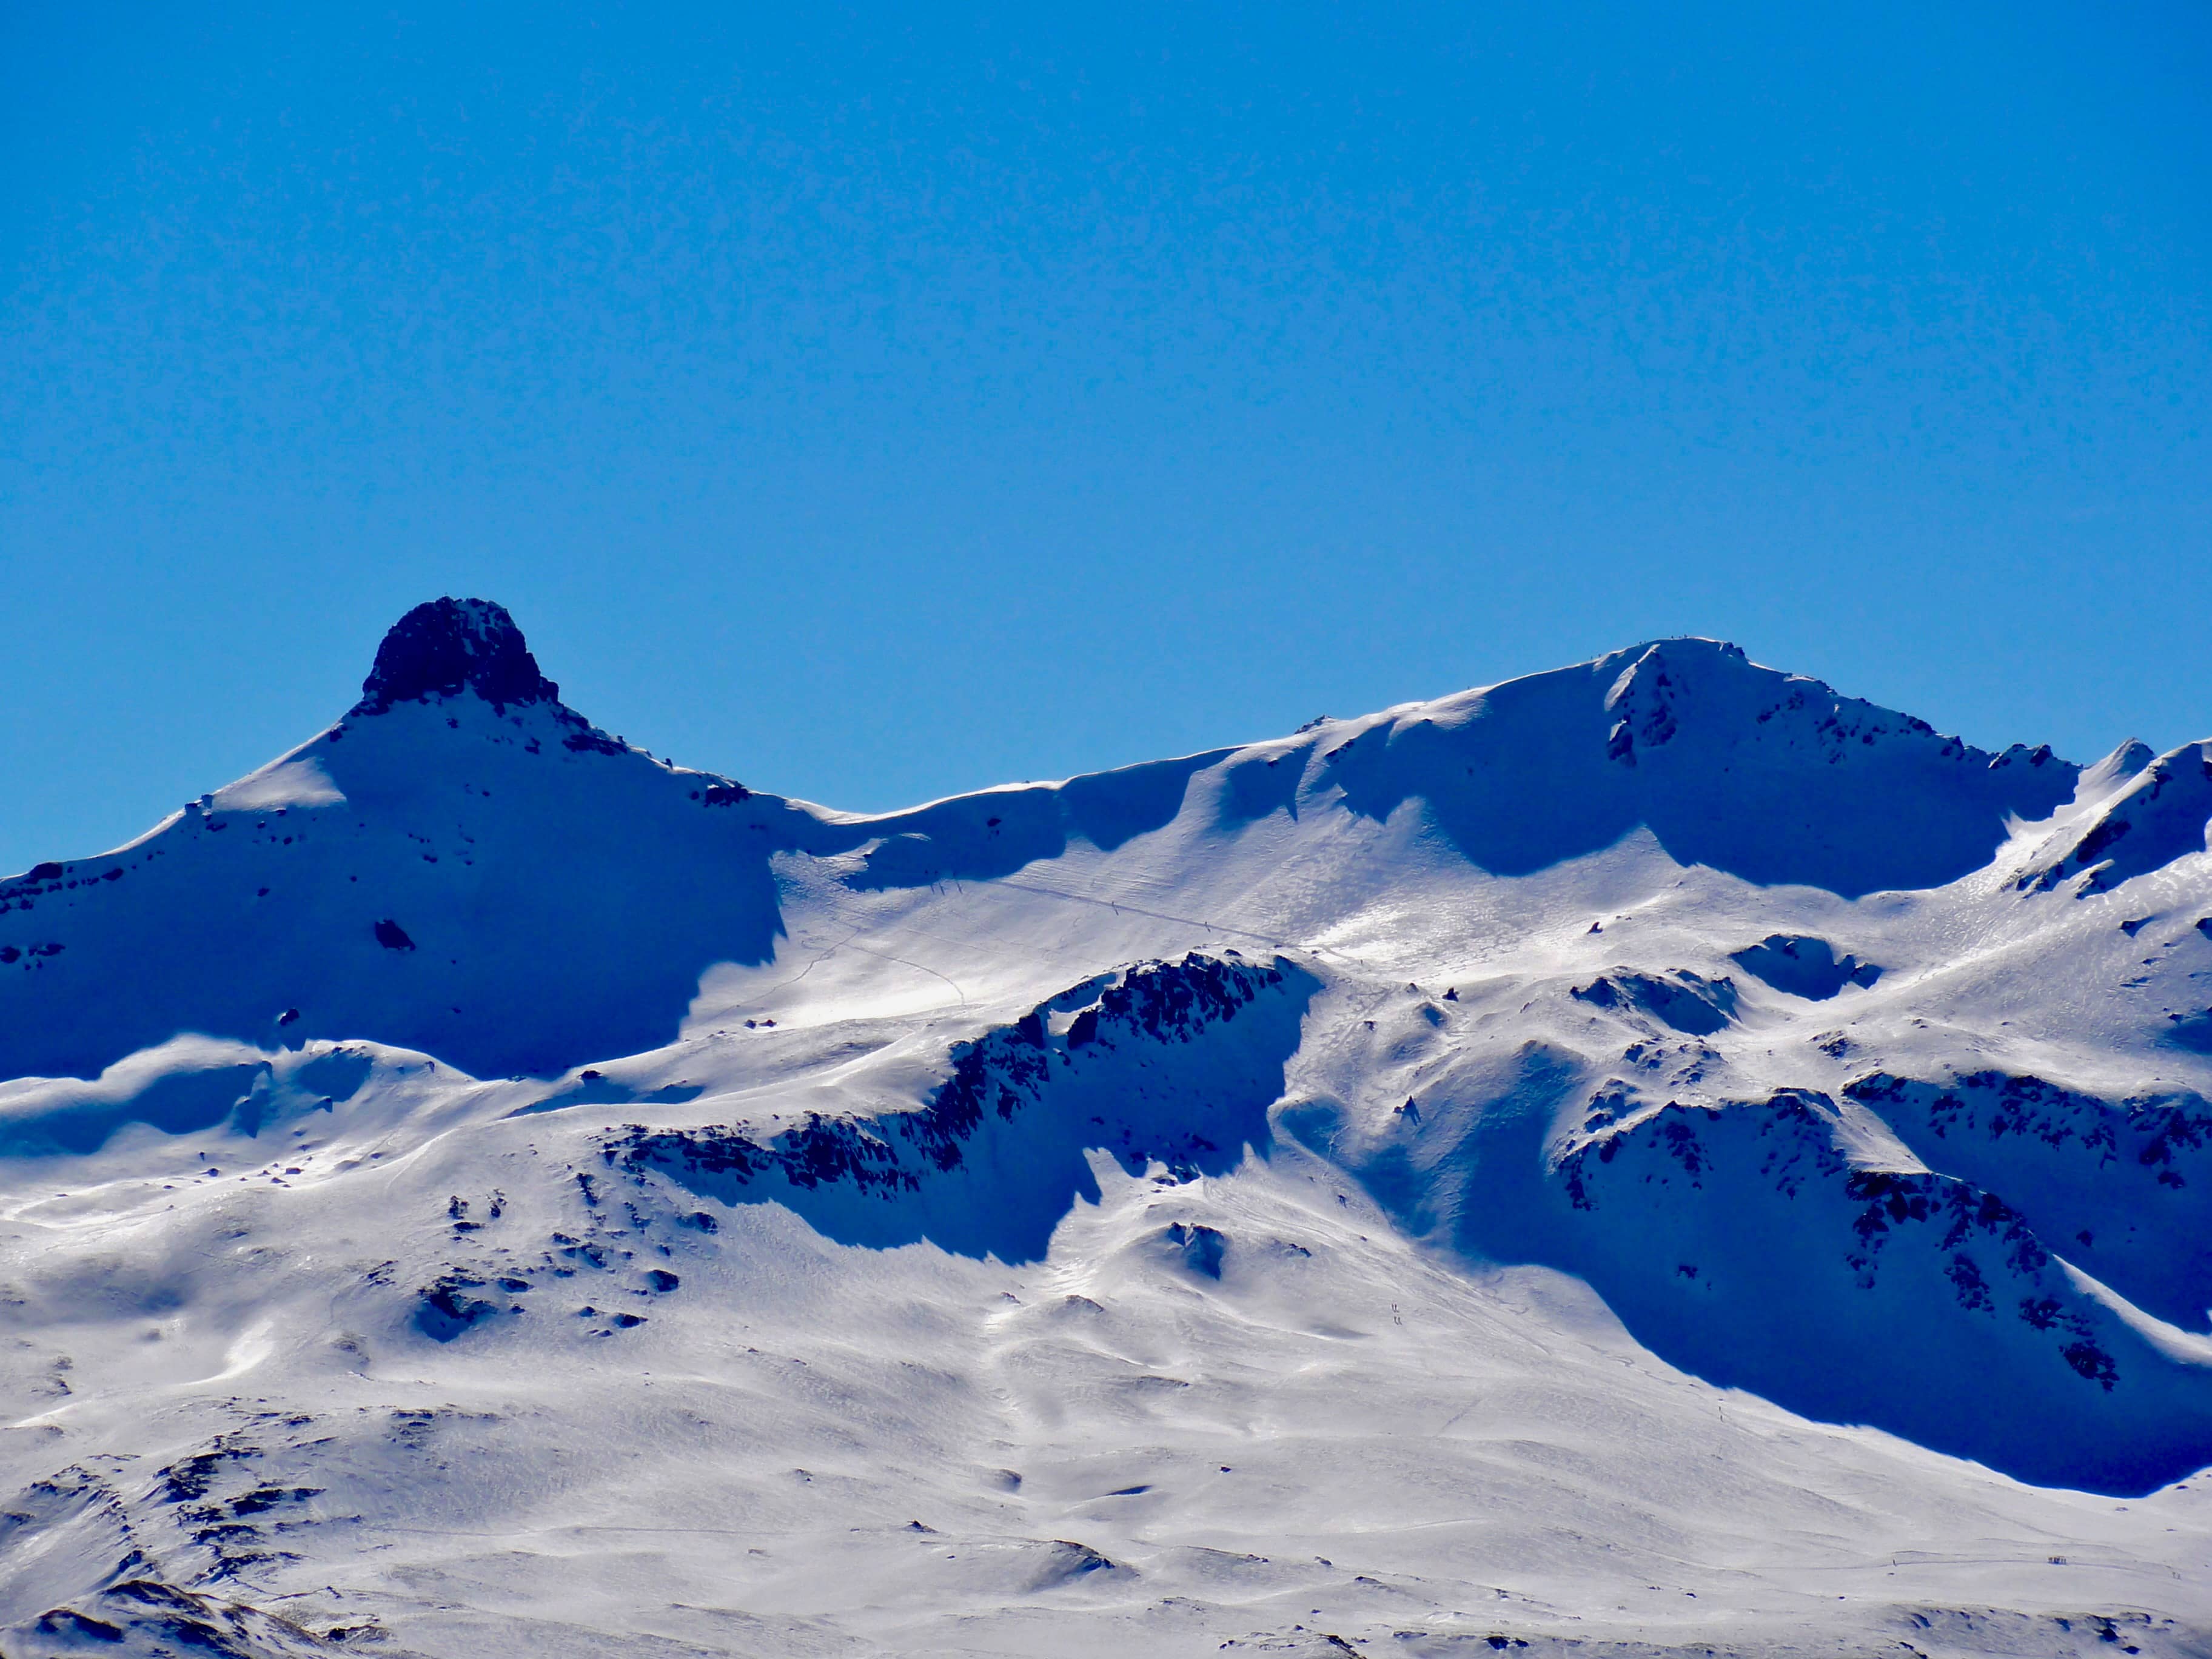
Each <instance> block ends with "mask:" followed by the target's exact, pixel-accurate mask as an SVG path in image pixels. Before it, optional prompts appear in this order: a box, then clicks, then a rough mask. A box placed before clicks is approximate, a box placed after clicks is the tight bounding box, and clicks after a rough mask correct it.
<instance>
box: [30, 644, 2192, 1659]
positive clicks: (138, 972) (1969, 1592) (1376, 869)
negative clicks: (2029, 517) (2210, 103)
mask: <svg viewBox="0 0 2212 1659" xmlns="http://www.w3.org/2000/svg"><path fill="white" fill-rule="evenodd" d="M2208 817H2212V763H2208V762H2207V760H2206V758H2205V754H2204V753H2203V752H2200V746H2199V745H2190V746H2189V747H2187V748H2185V749H2183V750H2178V751H2176V752H2175V753H2174V754H2172V755H2168V756H2164V757H2154V756H2153V755H2151V754H2150V753H2149V752H2148V750H2144V749H2143V748H2142V746H2141V745H2139V744H2134V745H2124V746H2123V747H2122V748H2121V749H2119V750H2116V751H2115V752H2114V754H2113V755H2112V757H2108V758H2107V759H2106V760H2105V761H2103V762H2101V763H2099V764H2097V765H2096V766H2093V767H2090V768H2088V769H2081V768H2077V767H2075V766H2073V765H2070V764H2069V763H2064V762H2063V761H2060V760H2058V759H2057V758H2055V757H2052V756H2051V754H2050V753H2049V751H2048V750H2040V749H2037V750H2030V749H2027V748H2025V747H2015V748H2014V749H2011V750H2007V751H2005V752H2004V753H2002V754H1998V755H1991V754H1988V753H1984V752H1983V751H1980V750H1975V749H1972V747H1970V746H1968V745H1966V744H1961V743H1960V742H1959V741H1958V740H1956V739H1955V738H1945V737H1943V736H1942V735H1941V734H1939V733H1936V732H1934V731H1932V730H1931V729H1929V727H1928V726H1925V725H1924V724H1923V723H1922V722H1919V721H1917V720H1911V719H1910V718H1908V717H1905V716H1902V715H1899V714H1892V713H1890V712H1888V711H1886V710H1882V709H1880V708H1874V707H1872V706H1871V705H1869V704H1865V703H1863V702H1856V701H1854V700H1851V699H1848V698H1844V697H1842V696H1838V695H1837V694H1836V693H1834V692H1832V691H1831V690H1828V689H1827V688H1826V687H1825V686H1823V685H1821V684H1819V683H1818V682H1815V681H1811V680H1808V679H1804V678H1798V677H1794V676H1789V675H1784V674H1781V673H1778V672H1775V671H1771V670H1769V669H1765V668H1763V667H1759V666H1758V665H1754V664H1752V663H1751V662H1749V661H1748V660H1747V659H1746V658H1745V657H1744V656H1743V654H1742V653H1741V652H1740V651H1737V650H1736V649H1735V647H1729V646H1724V645H1719V644H1716V643H1714V642H1711V641H1698V640H1671V641H1659V642H1657V643H1655V644H1650V645H1646V646H1639V647H1635V648H1633V649H1632V650H1629V651H1625V652H1620V653H1614V654H1613V655H1611V656H1608V657H1606V658H1602V659H1599V660H1598V661H1596V662H1594V663H1589V664H1584V665H1578V666H1576V667H1572V668H1568V669H1563V670H1559V671H1556V672H1553V673H1549V674H1543V675H1538V676H1534V677H1532V678H1528V679H1523V680H1519V681H1514V682H1510V683H1509V684H1503V685H1499V686H1495V687H1492V688H1488V689H1487V690H1480V691H1474V692H1468V693H1465V694H1462V695H1461V696H1454V697H1449V698H1444V699H1442V700H1439V701H1437V702H1429V703H1419V704H1412V705H1407V706H1405V707H1402V708H1395V709H1392V710H1389V711H1386V712H1385V713H1383V714H1378V715H1375V716H1371V717H1368V718H1365V719H1362V720H1345V721H1326V722H1316V724H1315V726H1312V727H1310V728H1309V729H1308V730H1306V731H1304V732H1299V733H1297V734H1295V735H1293V736H1291V737H1289V738H1282V739H1279V740H1274V741H1270V742H1266V743H1261V744H1249V745H1245V746H1243V747H1237V748H1230V749H1223V750H1215V751H1212V752H1209V753H1206V754H1203V755H1198V756H1191V757H1184V758H1182V759H1177V760H1173V761H1165V762H1160V763H1154V764H1152V765H1147V766H1140V767H1134V768H1129V769H1123V770H1121V771H1118V772H1112V773H1104V774H1099V775H1093V776H1090V777H1085V778H1078V779H1073V780H1070V781H1066V782H1064V783H1059V784H1032V785H1021V786H1015V787H1006V788H1003V789H996V790H991V791H987V792H984V793H980V794H976V795H972V796H964V797H960V798H957V799H949V800H945V801H939V802H935V803H933V804H931V805H927V806H923V807H920V808H917V809H915V810H913V811H907V812H902V813H896V814H891V815H888V816H884V817H856V816H854V815H849V814H843V813H837V812H832V811H825V810H823V809H821V808H818V807H815V806H811V805H807V804H805V803H803V802H798V801H792V800H787V799H781V798H778V797H775V796H773V795H769V794H766V793H759V792H757V791H754V790H751V789H749V788H747V787H744V785H742V784H740V783H738V782H737V781H735V780H733V779H732V778H729V777H726V776H722V775H716V774H708V773H702V772H696V771H691V770H689V769H684V768H679V767H675V766H672V765H670V764H668V763H665V762H663V761H660V760H658V759H656V758H654V757H652V756H650V755H648V754H646V753H645V752H643V751H641V750H636V749H634V748H632V747H630V746H629V745H627V744H624V743H623V742H621V741H620V740H618V739H616V738H611V737H610V736H609V735H608V734H606V733H605V732H601V731H599V730H598V729H597V728H595V727H593V726H592V725H591V724H590V723H589V722H588V721H587V720H585V719H584V718H583V717H582V716H580V715H579V714H575V713H574V711H572V710H569V709H568V708H566V707H565V706H564V705H563V704H562V702H560V700H559V694H558V690H557V688H556V686H554V685H553V684H552V683H551V682H550V681H548V680H546V679H545V678H544V677H543V675H542V674H541V673H540V672H539V671H538V665H537V663H536V662H535V661H534V659H532V657H531V655H530V653H529V652H528V650H527V648H526V646H525V645H524V642H523V641H522V639H521V636H520V634H519V633H518V632H517V631H516V630H515V629H514V628H513V623H512V622H511V620H510V619H509V618H508V617H507V615H506V613H505V612H504V611H501V610H500V609H499V608H498V607H497V606H495V605H489V604H486V603H484V602H482V601H477V600H466V601H458V602H457V601H453V600H442V601H440V602H438V603H437V604H435V605H426V606H423V607H420V608H419V609H418V610H417V611H414V612H410V615H409V616H408V617H406V618H404V619H403V621H402V622H401V623H400V624H399V625H398V627H396V628H395V629H393V631H392V635H390V636H388V637H387V639H386V641H385V644H384V646H383V647H382V649H381V650H380V653H379V654H378V659H377V662H376V665H375V666H374V671H373V672H372V673H371V675H370V677H369V679H368V683H367V684H366V685H365V687H364V695H363V697H362V702H360V703H359V704H357V705H356V707H355V708H353V709H352V710H351V711H349V713H348V714H346V715H345V716H344V718H343V719H342V720H339V721H338V722H337V724H335V725H333V726H331V727H330V728H329V729H328V730H327V731H325V732H322V733H320V734H319V735H318V736H316V737H315V738H312V739H310V740H309V741H308V742H307V743H306V744H302V745H301V746H300V747H299V748H298V749H295V750H293V751H291V752H290V753H289V754H288V755H285V756H283V757H280V758H279V759H278V760H276V761H275V762H273V763H271V764H270V766H268V767H266V768H264V769H262V770H261V771H260V772H258V773H255V774H253V775H252V776H250V777H248V778H246V779H243V780H240V781H238V782H237V783H234V784H232V785H230V786H228V787H226V788H223V789H220V790H217V791H216V792H214V793H211V794H210V795H206V796H203V797H201V798H200V799H198V800H197V801H195V802H192V803H190V804H188V805H186V807H185V809H184V810H183V811H181V812H179V814H177V815H175V816H174V817H171V818H170V819H168V820H167V821H165V822H164V823H162V824H161V825H159V826H157V827H156V828H155V829H153V830H152V831H150V832H149V834H148V835H146V836H143V837H142V838H140V839H139V840H138V841H137V842H133V843H132V844H131V845H130V846H129V847H126V848H120V849H118V850H117V851H115V852H113V853H109V854H102V855H100V856H98V857H94V858H87V859H80V860H70V861H66V862H58V863H53V864H47V865H41V866H39V867H38V868H36V869H34V870H33V871H31V872H27V873H26V874H25V875H23V876H21V877H18V878H15V879H13V880H10V881H8V882H6V883H4V884H0V906H4V908H0V1079H8V1080H4V1081H0V1319H4V1321H5V1323H6V1333H7V1334H6V1339H5V1346H4V1347H0V1355H4V1358H5V1364H4V1366H0V1393H4V1401H5V1404H4V1413H0V1421H4V1423H5V1425H6V1426H7V1433H6V1434H5V1436H4V1437H0V1451H3V1452H4V1455H5V1457H6V1458H7V1460H8V1465H7V1468H5V1469H4V1470H0V1486H4V1488H5V1490H6V1491H8V1492H15V1494H16V1495H15V1497H14V1498H0V1652H5V1653H7V1654H9V1655H16V1654H40V1653H48V1652H54V1653H66V1652H77V1651H85V1652H94V1651H97V1652H108V1653H112V1652H118V1651H120V1652H125V1653H148V1654H150V1653H155V1652H163V1651H185V1650H200V1651H205V1650H210V1648H212V1650H216V1651H231V1652H237V1653H249V1654H262V1653H288V1654H289V1653H325V1652H338V1651H351V1650H356V1648H360V1647H362V1645H363V1644H368V1645H370V1646H373V1648H374V1650H375V1651H379V1652H383V1653H391V1654H398V1653H403V1652H404V1653H418V1654H424V1655H431V1654H436V1655H445V1654H453V1655H463V1654H468V1655H474V1654H485V1653H513V1654H530V1655H539V1654H563V1653H578V1654H585V1653H590V1654H605V1653H622V1654H631V1653H635V1654H639V1655H646V1654H651V1655H656V1656H658V1655H676V1654H724V1653H744V1654H753V1653H759V1654H778V1655H781V1654H795V1653H823V1654H854V1655H860V1654H884V1653H891V1654H902V1655H903V1654H967V1653H1007V1654H1018V1653H1039V1654H1042V1653H1073V1652H1097V1653H1102V1654H1114V1653H1126V1652H1129V1651H1132V1650H1137V1649H1139V1648H1142V1649H1144V1650H1147V1651H1155V1650H1156V1651H1163V1652H1190V1653H1199V1652H1207V1653H1212V1652H1216V1651H1219V1650H1223V1649H1224V1648H1227V1649H1228V1650H1231V1651H1234V1650H1237V1649H1238V1648H1240V1647H1249V1648H1251V1649H1253V1650H1266V1651H1278V1652H1291V1653H1297V1652H1310V1653H1316V1654H1319V1653H1341V1652H1344V1651H1346V1650H1350V1651H1356V1652H1363V1653H1385V1652H1389V1653H1407V1654H1428V1653H1437V1654H1445V1653H1459V1652H1469V1651H1484V1652H1488V1651H1492V1650H1500V1648H1501V1644H1502V1647H1503V1648H1506V1649H1511V1650H1515V1651H1527V1652H1531V1653H1545V1652H1565V1651H1577V1652H1589V1653H1613V1654H1621V1655H1627V1654H1650V1653H1662V1652H1686V1653H1699V1654H1702V1653H1706V1652H1708V1651H1713V1652H1742V1653H1760V1654H1765V1653H1784V1652H1790V1653H1796V1652H1802V1653H1808V1654H1810V1653H1846V1652H1849V1653H1857V1652H1866V1651H1875V1650H1889V1651H1896V1652H1899V1653H1902V1652H1905V1651H1906V1650H1908V1649H1910V1650H1914V1651H1918V1652H1921V1653H1923V1654H1936V1653H1968V1652H1986V1653H2050V1654H2059V1653H2075V1652H2084V1653H2086V1652H2091V1651H2111V1650H2130V1649H2132V1650H2139V1651H2142V1652H2145V1653H2160V1654H2163V1653H2204V1652H2212V1605H2208V1603H2212V1590H2208V1589H2207V1588H2206V1586H2207V1583H2208V1577H2207V1571H2206V1569H2207V1566H2208V1565H2212V1563H2208V1553H2209V1552H2208V1548H2207V1542H2208V1535H2212V1534H2208V1525H2209V1524H2212V1516H2208V1513H2207V1510H2206V1507H2205V1504H2206V1500H2205V1495H2204V1487H2203V1486H2202V1485H2201V1484H2200V1482H2199V1481H2198V1480H2197V1479H2196V1478H2195V1476H2196V1474H2197V1471H2198V1470H2199V1469H2200V1468H2203V1467H2204V1466H2205V1465H2207V1464H2208V1463H2212V1228H2208V1225H2207V1222H2208V1220H2212V1217H2208V1215H2207V1214H2206V1212H2205V1208H2204V1205H2205V1195H2206V1194H2208V1193H2212V1104H2208V1103H2207V1102H2208V1093H2212V1007H2208V1006H2206V1005H2207V1003H2208V1002H2212V993H2208V992H2207V990H2206V989H2205V988H2204V981H2206V979H2207V978H2208V977H2212V859H2208V858H2207V856H2206V853H2205V834H2204V832H2205V824H2206V821H2207V819H2208ZM2200 924H2201V925H2200ZM1516 1644H1525V1646H1524V1645H1516Z"/></svg>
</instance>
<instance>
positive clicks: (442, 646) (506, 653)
mask: <svg viewBox="0 0 2212 1659" xmlns="http://www.w3.org/2000/svg"><path fill="white" fill-rule="evenodd" d="M464 688H465V689H467V690H472V691H474V692H475V693H476V694H477V696H480V697H482V698H483V700H484V701H485V702H488V703H490V704H491V705H492V706H493V707H494V708H500V709H504V708H507V706H508V705H510V704H524V703H537V702H558V701H559V700H560V696H561V688H560V687H559V686H557V685H556V684H554V683H553V682H552V681H551V680H549V679H547V678H545V676H544V675H543V674H542V673H540V672H539V671H538V659H537V658H535V657H533V656H532V655H531V654H530V647H529V645H528V644H527V643H526V641H524V639H523V637H522V630H521V629H520V628H518V627H516V626H515V625H514V618H513V617H511V616H509V615H508V614H507V607H506V606H504V605H497V604H495V603H494V602H493V601H491V600H489V599H433V600H431V601H430V602H429V603H428V604H427V605H416V607H415V608H414V609H413V610H412V611H409V612H408V613H407V614H406V615H405V616H404V617H401V618H400V619H399V620H398V622H396V623H393V624H392V630H391V632H389V633H387V634H386V635H385V636H384V642H383V643H382V644H381V645H380V646H378V647H377V648H376V663H375V665H374V667H372V668H371V669H370V670H369V673H368V678H367V679H366V680H364V681H362V688H361V690H362V699H361V702H359V703H357V704H356V705H355V707H354V709H353V712H354V713H355V714H382V713H384V711H385V710H386V709H388V708H391V707H392V704H394V703H396V702H428V700H429V699H430V698H432V697H447V696H453V695H455V694H456V693H458V692H459V691H461V690H463V689H464Z"/></svg>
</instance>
